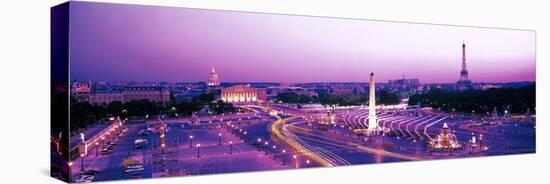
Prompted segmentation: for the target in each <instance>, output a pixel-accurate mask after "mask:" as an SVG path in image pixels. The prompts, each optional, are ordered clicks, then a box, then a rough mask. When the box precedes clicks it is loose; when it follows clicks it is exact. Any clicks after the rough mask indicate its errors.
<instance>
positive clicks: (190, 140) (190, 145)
mask: <svg viewBox="0 0 550 184" xmlns="http://www.w3.org/2000/svg"><path fill="white" fill-rule="evenodd" d="M189 147H190V148H192V147H193V136H192V135H190V136H189Z"/></svg>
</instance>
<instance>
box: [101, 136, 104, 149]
mask: <svg viewBox="0 0 550 184" xmlns="http://www.w3.org/2000/svg"><path fill="white" fill-rule="evenodd" d="M101 149H105V137H104V136H101Z"/></svg>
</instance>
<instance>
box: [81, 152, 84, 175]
mask: <svg viewBox="0 0 550 184" xmlns="http://www.w3.org/2000/svg"><path fill="white" fill-rule="evenodd" d="M84 171H85V170H84V153H80V172H84Z"/></svg>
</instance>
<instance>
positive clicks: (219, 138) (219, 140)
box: [218, 133, 222, 146]
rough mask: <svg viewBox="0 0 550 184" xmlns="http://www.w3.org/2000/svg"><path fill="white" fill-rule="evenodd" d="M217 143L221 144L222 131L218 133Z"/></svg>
mask: <svg viewBox="0 0 550 184" xmlns="http://www.w3.org/2000/svg"><path fill="white" fill-rule="evenodd" d="M218 145H219V146H221V145H222V133H218Z"/></svg>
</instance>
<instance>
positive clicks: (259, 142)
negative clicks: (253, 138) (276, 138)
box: [257, 138, 262, 151]
mask: <svg viewBox="0 0 550 184" xmlns="http://www.w3.org/2000/svg"><path fill="white" fill-rule="evenodd" d="M257 141H258V142H257V144H258V151H262V150H261V147H260V146H262V139H261V138H258V140H257Z"/></svg>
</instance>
